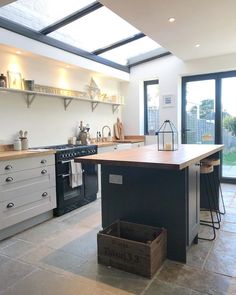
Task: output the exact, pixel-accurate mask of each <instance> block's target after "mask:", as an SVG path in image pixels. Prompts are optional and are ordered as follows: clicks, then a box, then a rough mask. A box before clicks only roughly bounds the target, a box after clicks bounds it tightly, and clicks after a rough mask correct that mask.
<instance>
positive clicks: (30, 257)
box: [20, 246, 86, 275]
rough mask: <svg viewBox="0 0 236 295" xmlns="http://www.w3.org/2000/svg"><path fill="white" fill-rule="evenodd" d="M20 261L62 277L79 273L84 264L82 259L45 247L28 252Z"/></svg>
mask: <svg viewBox="0 0 236 295" xmlns="http://www.w3.org/2000/svg"><path fill="white" fill-rule="evenodd" d="M20 260H21V261H24V262H27V263H30V264H34V265H37V267H40V268H43V269H46V270H50V271H53V272H56V273H59V274H63V275H71V274H77V273H79V269H80V266H81V265H82V264H84V263H85V262H86V260H85V259H84V258H82V257H78V256H75V255H72V254H69V253H66V252H63V251H59V250H55V249H52V248H49V247H45V246H44V247H39V248H37V249H35V250H34V251H31V252H29V253H28V254H26V255H25V256H23V257H21V258H20Z"/></svg>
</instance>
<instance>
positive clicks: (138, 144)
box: [132, 142, 144, 149]
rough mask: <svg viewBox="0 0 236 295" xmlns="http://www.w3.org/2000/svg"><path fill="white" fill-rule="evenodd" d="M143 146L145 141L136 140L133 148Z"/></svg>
mask: <svg viewBox="0 0 236 295" xmlns="http://www.w3.org/2000/svg"><path fill="white" fill-rule="evenodd" d="M141 146H144V142H134V143H132V149H133V148H139V147H141Z"/></svg>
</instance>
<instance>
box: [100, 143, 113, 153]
mask: <svg viewBox="0 0 236 295" xmlns="http://www.w3.org/2000/svg"><path fill="white" fill-rule="evenodd" d="M116 147H117V145H116V144H115V145H110V146H102V147H98V154H102V153H109V152H114V150H115V149H116Z"/></svg>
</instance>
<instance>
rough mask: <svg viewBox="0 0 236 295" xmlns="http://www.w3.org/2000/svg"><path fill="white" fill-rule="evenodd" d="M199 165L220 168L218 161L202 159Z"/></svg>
mask: <svg viewBox="0 0 236 295" xmlns="http://www.w3.org/2000/svg"><path fill="white" fill-rule="evenodd" d="M201 163H203V165H204V164H206V165H213V166H220V159H210V158H206V159H203V160H202V161H201Z"/></svg>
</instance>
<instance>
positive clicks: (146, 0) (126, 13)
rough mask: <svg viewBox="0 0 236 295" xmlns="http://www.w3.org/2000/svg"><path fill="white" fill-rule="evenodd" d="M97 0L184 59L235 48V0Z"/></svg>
mask: <svg viewBox="0 0 236 295" xmlns="http://www.w3.org/2000/svg"><path fill="white" fill-rule="evenodd" d="M99 1H100V2H101V3H102V4H104V5H105V6H107V7H108V8H110V9H111V10H112V11H113V12H115V13H116V14H118V15H119V16H120V17H122V18H123V19H125V20H126V21H128V22H129V23H130V24H132V25H133V26H135V27H136V28H137V29H138V30H140V31H142V32H143V33H144V34H146V35H147V36H148V37H150V38H152V39H153V40H154V41H156V42H157V43H159V44H160V45H161V46H163V47H164V48H165V49H167V50H168V51H170V52H171V53H173V54H174V55H176V56H177V57H179V58H181V59H183V60H189V59H196V58H204V57H210V56H217V55H224V54H230V53H233V52H236V0H99ZM170 17H175V19H176V21H175V22H174V23H169V22H168V19H169V18H170ZM196 44H200V47H198V48H196V47H195V45H196Z"/></svg>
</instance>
